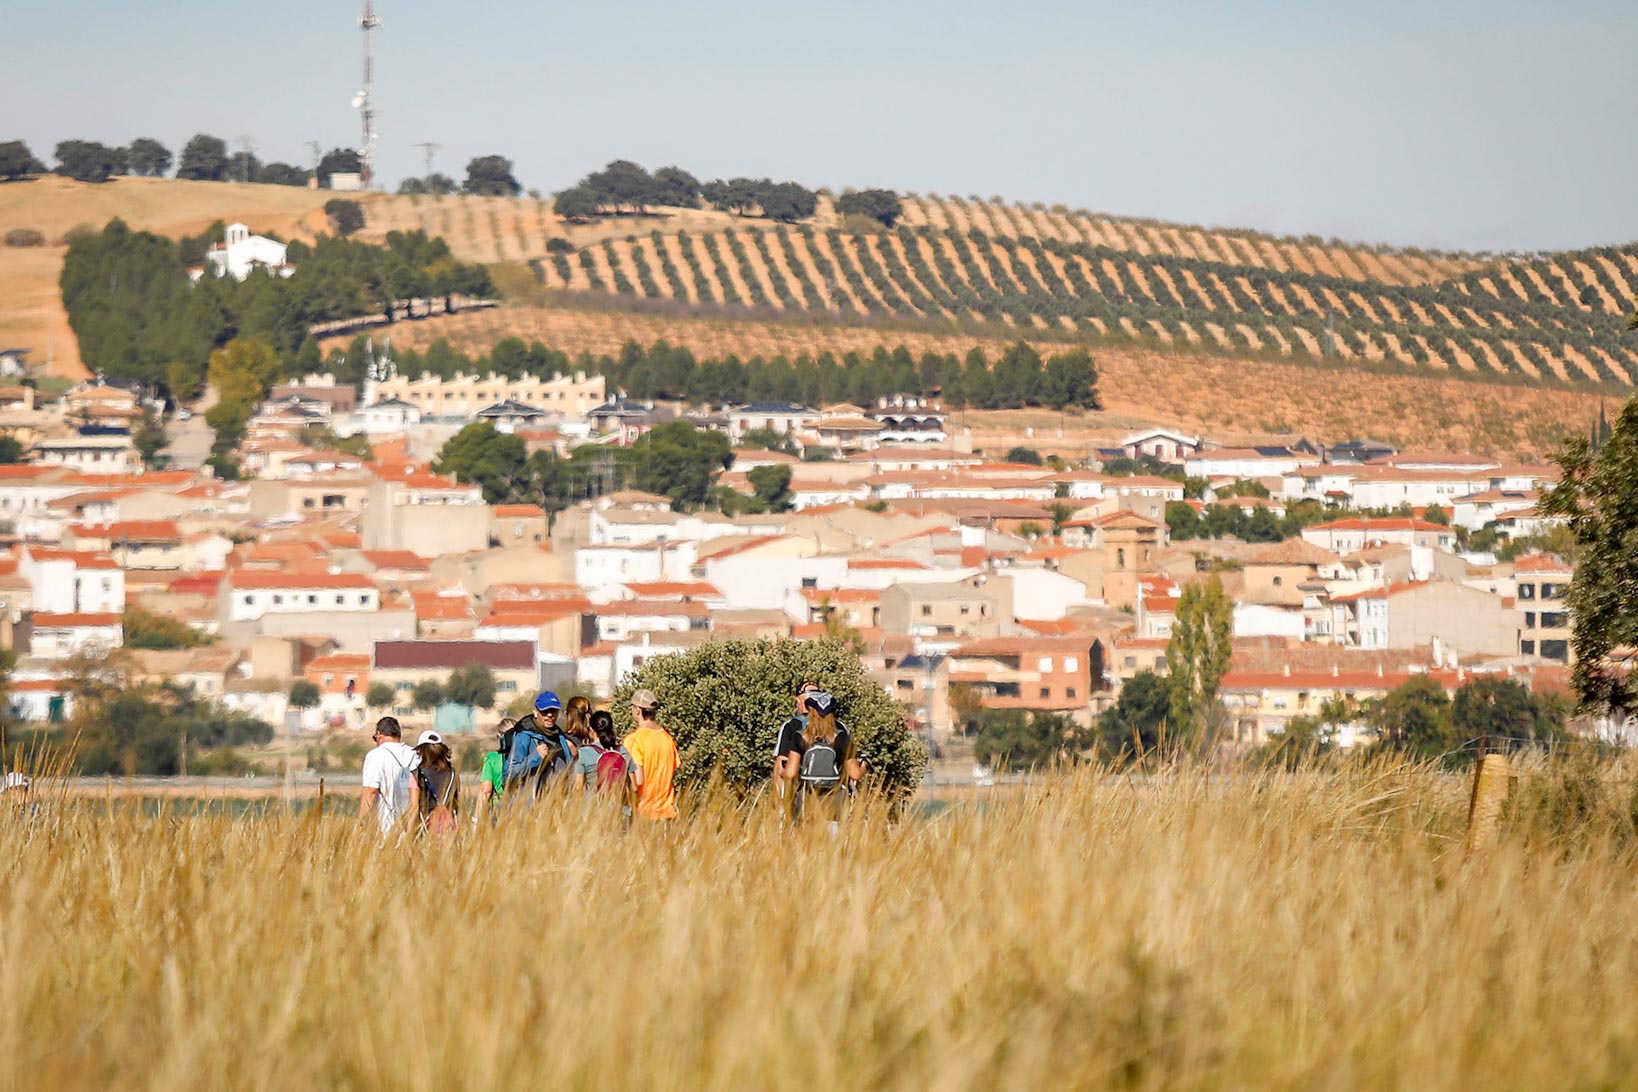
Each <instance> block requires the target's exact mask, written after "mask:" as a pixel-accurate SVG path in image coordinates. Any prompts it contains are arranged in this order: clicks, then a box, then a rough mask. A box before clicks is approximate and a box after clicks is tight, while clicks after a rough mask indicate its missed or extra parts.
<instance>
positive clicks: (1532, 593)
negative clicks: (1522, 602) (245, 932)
mask: <svg viewBox="0 0 1638 1092" xmlns="http://www.w3.org/2000/svg"><path fill="white" fill-rule="evenodd" d="M1535 597H1536V586H1535V585H1534V584H1520V585H1519V598H1520V599H1534V598H1535Z"/></svg>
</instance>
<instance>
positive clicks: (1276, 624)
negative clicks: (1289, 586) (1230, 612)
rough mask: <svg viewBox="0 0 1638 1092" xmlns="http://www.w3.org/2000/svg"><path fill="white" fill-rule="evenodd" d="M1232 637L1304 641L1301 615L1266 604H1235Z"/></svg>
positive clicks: (1296, 611) (1284, 608)
mask: <svg viewBox="0 0 1638 1092" xmlns="http://www.w3.org/2000/svg"><path fill="white" fill-rule="evenodd" d="M1234 636H1236V637H1287V638H1290V639H1291V640H1294V641H1301V640H1304V639H1305V626H1304V622H1303V613H1302V611H1300V610H1291V609H1289V608H1287V607H1277V606H1271V605H1269V604H1267V603H1236V604H1235V605H1234Z"/></svg>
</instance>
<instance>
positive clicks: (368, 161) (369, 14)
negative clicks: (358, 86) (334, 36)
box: [353, 0, 381, 189]
mask: <svg viewBox="0 0 1638 1092" xmlns="http://www.w3.org/2000/svg"><path fill="white" fill-rule="evenodd" d="M380 25H381V20H380V19H378V18H376V14H375V0H364V15H363V17H362V18H360V19H359V20H358V26H359V29H361V30H363V31H364V89H363V90H361V91H360V92H359V93H358V94H357V95H355V96H353V109H355V110H357V111H358V114H359V117H360V119H361V120H362V121H363V123H364V135H363V140H362V141H361V142H360V143H359V146H358V180H359V184H360V185H362V186H363V187H364V188H365V189H369V187H370V184H371V183H372V182H373V181H374V180H375V40H374V38H372V37H371V32H373V31H374V30H375V28H376V27H378V26H380Z"/></svg>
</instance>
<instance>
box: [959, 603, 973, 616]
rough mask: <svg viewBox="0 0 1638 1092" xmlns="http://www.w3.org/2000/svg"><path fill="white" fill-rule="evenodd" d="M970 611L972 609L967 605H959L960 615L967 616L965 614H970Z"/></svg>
mask: <svg viewBox="0 0 1638 1092" xmlns="http://www.w3.org/2000/svg"><path fill="white" fill-rule="evenodd" d="M972 609H973V608H972V607H971V606H969V605H967V604H966V603H963V604H961V613H962V614H967V613H969V612H971V610H972Z"/></svg>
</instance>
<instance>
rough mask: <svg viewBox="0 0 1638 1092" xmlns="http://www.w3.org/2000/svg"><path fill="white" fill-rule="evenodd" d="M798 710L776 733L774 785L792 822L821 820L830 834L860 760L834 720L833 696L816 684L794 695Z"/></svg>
mask: <svg viewBox="0 0 1638 1092" xmlns="http://www.w3.org/2000/svg"><path fill="white" fill-rule="evenodd" d="M797 703H798V706H799V708H800V709H801V710H802V712H801V713H800V714H799V715H798V716H795V717H792V718H791V719H790V720H787V721H786V722H785V724H784V725H783V726H782V727H781V729H780V738H779V743H778V744H777V747H778V754H777V755H776V757H775V760H774V782H775V785H776V787H777V789H778V791H779V795H780V797H781V799H783V800H788V801H789V806H790V813H791V819H792V821H797V820H800V819H801V818H803V815H804V813H808V818H810V819H814V820H818V819H824V820H826V821H827V822H828V823H829V824H830V828H831V830H832V832H833V833H834V832H835V831H836V830H837V829H839V824H840V821H841V817H842V812H843V810H844V809H845V807H846V805H847V801H848V799H849V798H850V797H851V795H852V793H853V789H854V787H855V786H856V785H857V783H858V782H859V781H860V780H861V779H862V778H863V777H864V775H865V766H866V763H865V761H864V760H863V759H862V758H860V757H859V756H858V755H857V754H856V753H855V752H854V749H853V734H852V733H851V732H849V731H848V729H847V725H845V724H843V723H841V722H840V721H838V720H837V719H836V698H835V697H834V696H832V695H831V694H829V693H827V692H825V691H824V690H821V689H819V687H818V685H817V684H815V683H804V684H803V688H802V689H801V690H800V691H798V693H797Z"/></svg>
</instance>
